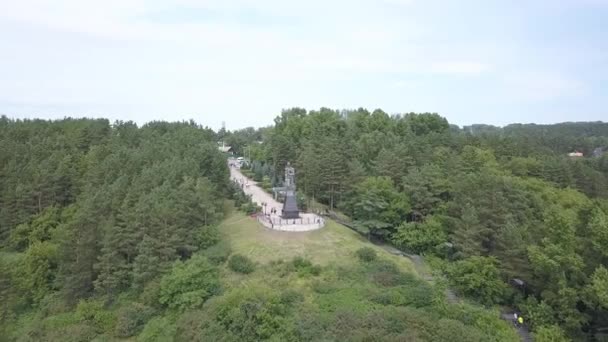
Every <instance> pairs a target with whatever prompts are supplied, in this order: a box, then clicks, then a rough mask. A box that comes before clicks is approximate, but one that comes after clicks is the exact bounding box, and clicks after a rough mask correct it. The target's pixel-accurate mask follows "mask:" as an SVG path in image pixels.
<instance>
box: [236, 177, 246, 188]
mask: <svg viewBox="0 0 608 342" xmlns="http://www.w3.org/2000/svg"><path fill="white" fill-rule="evenodd" d="M234 181H235V182H236V183H237V184H239V185H240V186H241V189H243V188H248V187H249V180H247V181H245V179H238V178H234Z"/></svg>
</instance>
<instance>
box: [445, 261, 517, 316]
mask: <svg viewBox="0 0 608 342" xmlns="http://www.w3.org/2000/svg"><path fill="white" fill-rule="evenodd" d="M497 263H498V261H497V260H496V259H495V258H493V257H481V256H474V257H470V258H467V259H464V260H460V261H457V262H455V263H453V264H451V265H450V267H449V268H448V270H447V275H448V278H449V279H450V281H451V283H452V285H453V286H454V287H455V288H456V289H457V290H459V291H460V292H461V293H463V294H465V295H469V296H472V297H475V298H478V299H479V301H480V302H482V303H484V304H496V303H499V302H501V301H502V299H503V298H504V296H505V293H506V290H507V286H506V284H505V283H504V282H503V281H502V280H501V279H500V271H499V269H498V266H497Z"/></svg>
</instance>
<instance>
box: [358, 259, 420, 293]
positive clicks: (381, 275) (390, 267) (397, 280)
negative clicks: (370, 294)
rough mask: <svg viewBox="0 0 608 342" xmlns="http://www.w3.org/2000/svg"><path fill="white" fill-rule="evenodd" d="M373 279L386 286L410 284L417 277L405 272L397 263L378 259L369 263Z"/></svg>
mask: <svg viewBox="0 0 608 342" xmlns="http://www.w3.org/2000/svg"><path fill="white" fill-rule="evenodd" d="M368 265H369V267H368V269H369V270H370V271H371V279H372V281H373V282H374V283H376V284H378V285H381V286H385V287H391V286H397V285H408V284H412V283H414V282H416V277H414V275H412V274H410V273H403V272H401V271H400V270H399V268H398V267H397V265H395V264H394V263H393V262H391V261H388V260H377V261H375V262H373V263H369V264H368Z"/></svg>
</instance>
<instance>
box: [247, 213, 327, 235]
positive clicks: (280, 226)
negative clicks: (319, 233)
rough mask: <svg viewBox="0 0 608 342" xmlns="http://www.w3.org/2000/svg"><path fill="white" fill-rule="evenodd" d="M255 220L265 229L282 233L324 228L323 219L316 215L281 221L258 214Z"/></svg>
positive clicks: (281, 219)
mask: <svg viewBox="0 0 608 342" xmlns="http://www.w3.org/2000/svg"><path fill="white" fill-rule="evenodd" d="M257 220H258V222H260V223H261V224H262V225H263V226H264V227H266V228H269V229H273V230H284V231H306V230H315V229H319V228H323V227H324V226H325V219H323V218H322V217H320V216H316V215H315V216H314V217H301V218H297V219H283V218H280V217H272V216H269V215H264V214H259V215H258V216H257ZM298 227H299V229H298Z"/></svg>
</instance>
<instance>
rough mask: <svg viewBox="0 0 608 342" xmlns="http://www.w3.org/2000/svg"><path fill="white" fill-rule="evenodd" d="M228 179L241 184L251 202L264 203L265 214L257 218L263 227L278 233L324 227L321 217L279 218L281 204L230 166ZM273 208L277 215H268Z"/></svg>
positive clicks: (312, 215)
mask: <svg viewBox="0 0 608 342" xmlns="http://www.w3.org/2000/svg"><path fill="white" fill-rule="evenodd" d="M230 178H232V180H236V181H237V182H240V183H241V184H243V191H244V192H245V194H247V195H251V200H252V201H253V202H255V203H257V204H258V205H259V206H262V203H266V208H264V207H262V210H263V211H265V213H264V214H262V215H259V216H258V221H259V222H260V223H261V224H262V225H264V226H265V227H267V228H270V229H273V230H280V231H289V232H304V231H309V230H315V229H319V228H323V226H325V220H324V219H323V218H322V217H320V216H318V215H315V214H311V213H300V218H299V219H289V220H285V219H283V218H281V216H280V213H281V210H282V209H283V204H282V203H280V202H278V201H276V200H275V199H274V198H273V197H272V196H271V195H270V194H268V193H267V192H265V191H264V190H262V188H260V187H259V186H257V183H256V182H254V181H253V180H252V179H249V178H247V177H245V175H243V174H242V173H241V171H240V170H239V169H238V168H237V167H232V166H230ZM273 208H274V209H276V212H277V214H270V211H271V209H273Z"/></svg>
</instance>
